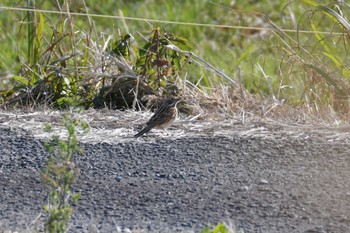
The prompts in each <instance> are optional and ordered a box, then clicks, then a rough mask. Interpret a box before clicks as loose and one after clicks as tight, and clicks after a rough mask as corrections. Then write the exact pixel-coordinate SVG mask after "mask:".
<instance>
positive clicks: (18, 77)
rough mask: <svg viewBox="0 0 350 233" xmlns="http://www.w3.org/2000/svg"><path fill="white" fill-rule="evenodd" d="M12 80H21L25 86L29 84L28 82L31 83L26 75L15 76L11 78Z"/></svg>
mask: <svg viewBox="0 0 350 233" xmlns="http://www.w3.org/2000/svg"><path fill="white" fill-rule="evenodd" d="M11 80H12V81H15V82H19V83H21V84H23V85H25V86H28V84H29V81H28V79H26V78H25V77H22V76H13V77H12V78H11Z"/></svg>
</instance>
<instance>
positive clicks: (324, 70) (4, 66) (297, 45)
mask: <svg viewBox="0 0 350 233" xmlns="http://www.w3.org/2000/svg"><path fill="white" fill-rule="evenodd" d="M85 3H86V6H87V8H85V6H84V4H83V3H82V2H79V3H77V2H74V3H73V4H72V5H70V6H69V9H70V11H71V12H76V13H79V12H82V13H85V12H86V9H88V13H91V14H100V15H108V16H120V15H123V16H125V17H133V18H135V19H134V20H132V19H112V18H103V17H91V18H90V20H91V23H88V19H87V17H86V16H76V15H74V16H72V21H69V20H66V18H67V16H66V15H64V14H62V15H59V14H51V13H43V18H44V29H43V33H42V37H43V39H41V40H38V41H37V42H39V48H38V49H39V51H38V52H39V53H41V54H42V53H43V52H44V51H45V50H46V49H47V48H48V45H49V44H50V39H52V30H51V29H52V28H53V27H54V28H55V29H56V30H57V31H58V32H60V33H61V35H64V33H66V36H65V37H64V38H63V42H62V45H61V46H62V48H61V50H62V51H63V54H62V55H61V56H63V55H67V54H70V53H73V52H74V51H75V50H76V49H79V50H80V51H83V52H84V54H85V56H79V57H78V56H77V57H74V58H72V59H71V60H69V62H68V63H67V65H68V66H69V67H68V68H69V69H71V70H77V69H78V66H79V67H81V66H82V67H84V66H85V67H86V66H87V65H91V63H92V62H94V61H93V60H92V59H91V54H90V55H89V54H88V52H89V47H90V46H91V43H97V44H100V45H101V46H103V42H104V40H105V39H106V38H107V36H108V35H111V36H112V41H116V40H117V39H118V38H119V36H120V35H125V34H126V33H129V34H131V35H132V36H133V37H134V38H135V40H134V43H133V46H135V47H137V48H141V47H142V46H143V45H144V44H145V43H146V40H145V38H147V37H148V35H149V32H150V31H151V30H152V29H153V28H156V27H159V28H160V29H161V31H162V32H169V33H173V34H175V35H177V36H181V37H184V38H187V39H188V41H189V42H190V43H191V44H192V48H191V52H194V53H195V54H196V55H198V56H199V57H201V58H203V59H204V60H206V61H207V62H209V63H210V64H212V65H213V66H214V67H216V68H217V69H219V70H222V71H224V72H225V73H226V74H227V75H228V76H230V77H231V78H232V79H235V80H236V81H241V82H242V83H243V85H244V87H245V88H246V89H247V90H248V91H249V92H250V93H254V94H259V95H261V96H263V97H264V96H275V97H276V99H278V100H286V102H287V103H289V104H292V105H300V104H301V105H306V106H308V107H310V108H311V109H313V110H314V111H320V109H327V108H328V107H329V106H330V107H332V108H334V109H335V110H336V111H337V112H339V113H341V114H344V115H346V114H347V112H348V110H349V109H350V107H349V106H350V105H349V103H348V101H347V98H348V93H349V88H350V86H349V78H350V77H349V76H350V72H349V67H348V64H347V62H346V61H347V54H348V46H349V43H348V41H349V39H348V38H347V35H346V30H348V28H347V24H348V19H347V18H346V15H348V13H349V10H350V9H349V7H348V6H347V5H345V4H343V5H342V4H335V3H336V1H334V2H331V1H313V0H308V1H307V0H299V1H292V2H291V1H279V2H278V1H277V2H276V1H268V0H262V1H242V2H241V1H229V0H226V1H225V0H223V1H218V2H216V3H217V4H213V3H211V2H210V1H201V0H195V1H157V0H149V1H112V0H102V1H100V2H99V4H96V2H95V1H92V0H86V1H85ZM13 4H14V3H13V2H12V1H9V0H6V1H3V3H2V6H13ZM25 5H26V2H25V1H20V2H19V4H18V6H22V7H23V6H25ZM36 8H37V9H46V10H56V11H59V8H58V7H57V6H56V5H55V4H54V2H53V1H52V2H51V1H43V2H38V1H37V6H36ZM61 8H67V7H64V6H63V5H62V6H61ZM1 11H2V12H1V13H2V14H1V16H0V17H1V21H0V29H1V30H2V31H3V32H4V33H3V34H2V35H0V43H1V45H2V53H1V55H0V79H1V81H2V82H0V88H2V89H3V88H8V86H9V83H8V78H9V77H12V76H13V75H18V74H19V70H20V68H21V66H22V64H21V63H20V61H22V62H23V63H24V64H26V63H28V62H29V61H30V57H28V55H27V51H28V43H27V42H28V33H27V30H26V27H27V24H26V17H25V15H26V13H25V12H22V11H8V10H1ZM342 15H343V16H342ZM37 16H38V14H37ZM136 18H138V19H139V18H141V19H143V20H136ZM147 19H149V20H152V21H147ZM154 20H159V21H160V22H155V21H154ZM161 21H171V22H172V23H163V22H161ZM182 22H185V23H193V25H185V24H182ZM202 24H206V25H207V26H203V25H202ZM208 25H224V26H227V27H221V26H208ZM274 25H275V26H277V28H274ZM232 27H233V28H232ZM242 27H244V28H242ZM256 27H258V28H261V29H256ZM270 29H274V30H273V31H274V32H273V31H272V30H270ZM283 29H288V30H290V31H284V30H283ZM309 32H311V33H309ZM321 32H327V33H328V34H323V33H321ZM338 33H344V34H338ZM83 35H87V37H85V38H84V37H83ZM87 39H90V41H89V42H88V41H87ZM34 43H35V42H34ZM90 48H91V47H90ZM56 55H57V54H56ZM57 57H59V56H57ZM82 58H83V59H82ZM180 77H186V78H187V79H188V80H190V81H192V82H193V83H196V82H197V81H198V80H201V81H200V84H201V85H203V86H205V87H210V88H215V87H216V86H218V85H220V84H222V83H224V84H225V85H229V84H228V83H226V81H225V79H224V78H222V77H221V76H220V75H218V74H216V73H215V72H213V71H212V70H208V69H205V67H204V66H198V65H196V64H191V65H189V66H187V67H186V68H185V69H183V70H182V71H181V72H180Z"/></svg>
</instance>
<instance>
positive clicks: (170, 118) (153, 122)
mask: <svg viewBox="0 0 350 233" xmlns="http://www.w3.org/2000/svg"><path fill="white" fill-rule="evenodd" d="M179 101H180V99H177V98H174V97H169V98H167V99H166V100H165V101H164V102H163V104H162V105H161V106H160V107H159V108H158V109H157V111H156V112H155V113H154V114H153V116H152V117H151V119H150V120H149V121H148V122H147V123H146V127H145V128H144V129H142V130H141V131H140V132H139V133H137V134H135V135H134V137H135V138H138V137H141V136H142V135H144V134H145V133H148V132H149V131H150V130H151V129H153V128H157V129H165V128H167V127H169V126H170V125H172V124H173V123H174V121H175V119H176V117H177V108H176V105H177V104H178V103H179Z"/></svg>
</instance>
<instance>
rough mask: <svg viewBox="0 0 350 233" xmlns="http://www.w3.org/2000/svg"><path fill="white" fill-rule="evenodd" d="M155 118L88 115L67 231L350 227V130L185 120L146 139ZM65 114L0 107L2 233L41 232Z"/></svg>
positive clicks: (323, 229)
mask: <svg viewBox="0 0 350 233" xmlns="http://www.w3.org/2000/svg"><path fill="white" fill-rule="evenodd" d="M148 116H149V115H148V114H147V113H131V112H124V113H123V112H114V111H107V112H86V113H84V114H83V115H82V116H81V118H83V119H86V120H88V121H89V123H90V125H91V126H92V128H91V131H90V133H88V134H81V135H80V139H81V147H82V148H83V149H84V151H85V152H84V155H79V156H77V157H76V158H75V163H76V166H78V167H79V168H80V170H81V172H80V174H79V177H78V181H77V183H76V185H75V187H74V190H75V191H78V192H80V193H81V199H80V201H79V202H78V204H77V205H76V206H74V214H73V217H72V220H71V224H70V230H69V232H127V231H128V230H132V231H135V230H137V231H140V232H198V231H199V230H200V229H202V228H203V227H205V226H208V225H209V226H214V225H216V224H217V223H219V222H225V223H226V224H228V225H230V226H231V228H234V229H235V230H236V231H237V232H239V231H240V230H243V231H244V232H245V233H250V232H269V233H270V232H271V233H273V232H288V233H290V232H305V233H306V232H307V233H312V232H334V233H336V232H339V233H340V232H341V233H344V232H350V179H349V177H350V144H349V140H350V130H349V127H345V126H344V127H338V128H332V127H323V126H322V127H321V126H316V125H310V124H304V125H297V124H282V123H280V122H272V121H268V120H259V121H249V122H246V123H245V124H243V123H242V122H241V121H238V120H232V119H231V120H220V122H218V121H196V120H181V121H179V122H177V123H176V124H175V126H174V127H173V128H171V129H169V130H168V132H162V131H151V132H150V133H149V134H148V135H147V136H145V137H142V138H140V139H138V140H136V139H134V138H133V137H132V135H133V134H134V133H136V129H134V125H138V124H141V123H142V122H144V121H145V120H146V119H147V117H148ZM60 119H61V113H59V112H5V111H2V112H0V140H1V144H0V232H9V231H12V232H14V231H18V232H33V230H34V228H38V229H41V227H42V221H43V220H44V218H45V213H43V212H42V208H41V207H42V206H43V205H44V204H46V203H47V200H48V199H47V190H46V189H45V187H44V186H43V184H42V183H41V179H40V173H41V169H42V168H43V167H44V166H45V164H46V161H47V159H48V157H49V155H48V154H47V153H46V152H45V150H44V147H43V144H42V142H43V141H45V140H47V139H48V138H49V137H50V135H47V134H45V133H44V132H43V130H42V129H43V125H44V123H45V122H52V123H53V125H54V127H56V128H58V130H57V131H56V134H59V135H60V136H63V137H64V133H62V132H64V130H63V129H62V127H61V126H60V124H59V120H60Z"/></svg>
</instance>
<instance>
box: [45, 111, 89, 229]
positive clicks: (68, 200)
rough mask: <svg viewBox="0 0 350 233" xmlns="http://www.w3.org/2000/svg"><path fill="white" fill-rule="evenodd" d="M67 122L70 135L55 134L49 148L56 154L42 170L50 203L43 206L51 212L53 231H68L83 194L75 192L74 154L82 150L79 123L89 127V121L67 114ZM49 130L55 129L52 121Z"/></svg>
mask: <svg viewBox="0 0 350 233" xmlns="http://www.w3.org/2000/svg"><path fill="white" fill-rule="evenodd" d="M63 124H64V126H65V128H66V130H67V132H68V135H67V139H66V140H62V139H60V138H59V137H58V136H53V138H52V140H51V141H50V142H49V143H46V145H45V147H46V149H47V151H48V152H49V153H51V154H53V156H52V157H51V158H50V159H49V161H48V164H47V166H46V168H45V169H44V171H43V173H42V181H43V183H44V184H45V185H46V186H47V188H48V191H49V195H48V199H49V200H48V204H47V205H45V206H43V209H44V211H45V212H46V213H47V217H46V220H45V225H44V227H45V228H44V229H45V232H50V233H51V232H57V233H58V232H66V230H67V225H68V222H69V220H70V218H71V216H72V213H73V207H72V204H76V203H77V202H78V200H79V197H80V194H79V193H74V192H72V187H73V184H74V183H75V181H76V178H77V175H78V173H79V169H78V168H77V167H76V166H75V164H74V162H73V156H74V155H75V154H76V153H82V150H81V148H80V147H79V145H78V139H77V135H76V130H77V127H78V126H79V127H81V128H82V129H83V130H85V131H87V130H88V126H87V124H86V122H80V121H79V120H77V119H70V117H69V116H68V115H67V114H65V115H64V117H63ZM46 130H47V131H51V126H50V125H48V126H47V127H46Z"/></svg>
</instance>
